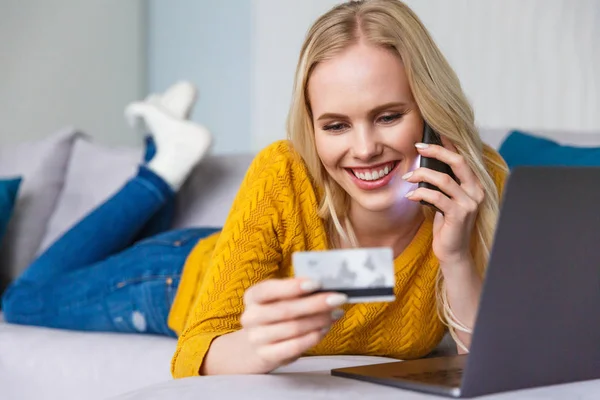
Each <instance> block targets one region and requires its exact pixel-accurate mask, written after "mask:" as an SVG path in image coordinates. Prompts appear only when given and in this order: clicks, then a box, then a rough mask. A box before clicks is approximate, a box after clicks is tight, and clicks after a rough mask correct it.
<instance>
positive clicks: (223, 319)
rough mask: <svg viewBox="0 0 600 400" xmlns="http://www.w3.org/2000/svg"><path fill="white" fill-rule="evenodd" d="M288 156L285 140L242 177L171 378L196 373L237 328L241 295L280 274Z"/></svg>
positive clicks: (287, 209) (288, 207)
mask: <svg viewBox="0 0 600 400" xmlns="http://www.w3.org/2000/svg"><path fill="white" fill-rule="evenodd" d="M286 152H287V144H285V142H277V143H275V144H273V145H271V146H269V147H267V148H266V149H265V150H263V151H262V152H261V153H260V154H259V155H258V156H257V157H256V158H255V160H254V161H253V162H252V164H251V166H250V168H249V170H248V172H247V173H246V176H245V178H244V180H243V182H242V184H241V186H240V189H239V192H238V194H237V197H236V199H235V200H234V202H233V205H232V208H231V211H230V214H229V216H228V218H227V221H226V223H225V225H224V227H223V230H222V232H221V235H220V237H219V239H218V241H217V243H216V245H215V248H214V252H213V254H212V258H211V260H210V262H209V263H208V269H207V271H206V274H205V276H204V278H203V281H202V284H201V287H200V289H199V290H200V292H199V293H198V296H197V298H196V302H195V304H194V305H193V307H192V309H191V311H190V315H189V319H188V321H187V324H186V327H185V329H184V331H183V332H182V335H181V336H180V337H179V342H178V344H177V349H176V351H175V355H174V357H173V360H172V364H171V372H172V374H173V376H174V377H175V378H181V377H187V376H193V375H198V374H199V369H200V367H201V365H202V362H203V360H204V357H205V355H206V353H207V352H208V349H209V347H210V345H211V343H212V341H213V340H214V339H215V338H217V337H219V336H221V335H224V334H227V333H230V332H233V331H236V330H239V329H240V328H241V326H240V317H241V313H242V311H243V294H244V291H245V290H246V289H247V288H248V287H250V286H251V285H254V284H256V283H258V282H260V281H262V280H265V279H269V278H273V277H277V276H278V272H279V265H280V263H281V261H282V245H281V243H283V241H284V238H283V237H282V235H284V234H285V233H284V229H282V222H283V220H284V219H285V215H286V213H289V212H291V211H292V210H291V208H292V207H293V205H292V204H293V202H290V201H286V199H285V196H286V193H289V190H288V189H286V186H289V179H288V174H287V164H288V161H289V160H288V158H289V157H288V156H287V155H286ZM288 200H289V199H288Z"/></svg>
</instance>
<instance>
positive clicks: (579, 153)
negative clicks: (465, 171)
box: [498, 131, 600, 169]
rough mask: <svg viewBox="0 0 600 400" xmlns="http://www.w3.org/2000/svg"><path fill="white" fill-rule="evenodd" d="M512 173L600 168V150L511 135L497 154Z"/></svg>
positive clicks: (519, 134) (519, 133)
mask: <svg viewBox="0 0 600 400" xmlns="http://www.w3.org/2000/svg"><path fill="white" fill-rule="evenodd" d="M498 152H499V153H500V155H501V156H502V157H503V158H504V160H505V161H506V164H508V167H509V168H510V169H513V168H514V167H518V166H586V167H587V166H590V167H596V166H600V147H577V146H565V145H561V144H560V143H557V142H555V141H553V140H550V139H546V138H542V137H539V136H534V135H531V134H528V133H524V132H520V131H512V132H511V133H510V134H509V135H508V137H507V138H506V140H505V141H504V142H503V143H502V145H501V146H500V149H499V150H498Z"/></svg>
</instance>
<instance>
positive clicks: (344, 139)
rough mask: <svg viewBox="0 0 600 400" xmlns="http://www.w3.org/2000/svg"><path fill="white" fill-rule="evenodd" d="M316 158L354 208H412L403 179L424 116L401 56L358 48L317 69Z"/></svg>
mask: <svg viewBox="0 0 600 400" xmlns="http://www.w3.org/2000/svg"><path fill="white" fill-rule="evenodd" d="M308 96H309V99H310V106H311V110H312V115H313V126H314V131H315V143H316V148H317V153H318V155H319V158H320V159H321V162H322V163H323V166H324V167H325V169H326V170H327V172H328V173H329V175H330V176H331V177H332V178H333V179H334V180H335V181H336V182H337V183H338V184H339V185H340V186H341V187H342V188H343V189H344V190H345V191H346V192H347V193H348V194H349V195H350V197H351V198H352V207H356V206H358V208H360V209H363V210H366V211H372V212H382V211H389V210H392V209H395V208H396V207H397V206H399V205H401V204H402V203H407V202H409V200H407V199H405V197H404V195H405V194H406V193H407V192H408V191H410V190H413V189H414V185H412V184H409V183H406V182H405V181H403V180H402V178H401V177H402V175H404V174H405V173H406V172H408V171H411V170H413V169H414V168H415V167H416V166H417V163H418V160H419V156H418V153H417V151H416V149H415V143H417V142H420V141H421V139H422V136H423V118H422V117H421V114H420V112H419V110H418V108H417V105H416V103H415V100H414V98H413V96H412V93H411V90H410V86H409V83H408V79H407V77H406V73H405V70H404V65H403V64H402V61H401V60H400V58H399V56H398V55H396V54H394V53H392V52H391V51H389V50H386V49H384V48H381V47H376V46H372V45H369V44H364V43H359V44H357V45H354V46H352V47H350V48H348V49H346V50H345V51H344V52H342V53H341V54H339V55H337V56H336V57H334V58H332V59H330V60H327V61H324V62H322V63H320V64H318V65H317V66H316V67H315V69H314V71H313V73H312V75H311V77H310V80H309V83H308Z"/></svg>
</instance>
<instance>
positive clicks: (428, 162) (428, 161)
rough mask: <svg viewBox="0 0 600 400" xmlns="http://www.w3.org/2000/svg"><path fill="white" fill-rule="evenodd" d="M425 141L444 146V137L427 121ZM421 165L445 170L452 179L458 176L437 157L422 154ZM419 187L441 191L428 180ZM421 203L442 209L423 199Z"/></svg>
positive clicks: (424, 127) (436, 169)
mask: <svg viewBox="0 0 600 400" xmlns="http://www.w3.org/2000/svg"><path fill="white" fill-rule="evenodd" d="M423 143H427V144H437V145H439V146H442V139H441V138H440V135H439V134H438V133H437V132H436V131H434V130H433V129H432V128H431V127H430V126H429V124H428V123H427V122H424V126H423ZM419 166H420V167H422V168H429V169H433V170H435V171H439V172H443V173H445V174H448V175H450V176H451V177H452V179H454V180H456V176H455V175H454V172H452V168H450V166H449V165H448V164H446V163H444V162H442V161H440V160H438V159H436V158H430V157H423V156H421V163H420V165H419ZM419 187H424V188H427V189H432V190H438V191H440V192H441V190H440V188H438V187H437V186H435V185H432V184H431V183H428V182H419ZM442 193H443V192H442ZM421 204H423V205H426V206H429V207H433V208H434V209H435V210H436V211H440V210H438V208H437V207H435V206H434V205H433V204H430V203H428V202H426V201H424V200H421ZM440 212H441V211H440Z"/></svg>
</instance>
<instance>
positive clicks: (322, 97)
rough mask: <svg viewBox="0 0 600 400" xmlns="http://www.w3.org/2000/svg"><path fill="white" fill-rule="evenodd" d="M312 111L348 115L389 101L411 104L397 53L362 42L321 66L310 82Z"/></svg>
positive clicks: (314, 71)
mask: <svg viewBox="0 0 600 400" xmlns="http://www.w3.org/2000/svg"><path fill="white" fill-rule="evenodd" d="M308 95H309V99H310V104H311V108H312V109H313V112H314V113H315V114H316V113H319V112H340V113H349V112H352V110H354V111H359V110H361V109H364V108H370V107H376V106H377V105H379V104H384V103H388V102H406V103H409V102H411V101H412V93H411V90H410V85H409V82H408V79H407V77H406V72H405V70H404V65H403V63H402V61H401V59H400V57H399V56H398V54H397V53H394V52H392V51H391V50H388V49H385V48H383V47H380V46H374V45H370V44H365V43H359V44H356V45H354V46H351V47H349V48H348V49H346V50H344V51H343V52H341V53H340V54H338V55H336V56H335V57H333V58H331V59H329V60H326V61H323V62H321V63H319V64H318V65H317V66H316V67H315V68H314V70H313V73H312V75H311V76H310V79H309V82H308Z"/></svg>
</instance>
